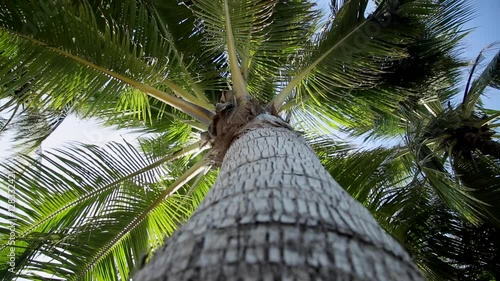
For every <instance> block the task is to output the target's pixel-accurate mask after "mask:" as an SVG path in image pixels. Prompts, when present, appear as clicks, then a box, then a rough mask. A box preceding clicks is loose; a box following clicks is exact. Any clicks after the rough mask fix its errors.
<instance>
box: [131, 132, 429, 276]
mask: <svg viewBox="0 0 500 281" xmlns="http://www.w3.org/2000/svg"><path fill="white" fill-rule="evenodd" d="M166 243H167V244H166V245H165V246H164V247H163V248H162V249H159V250H158V251H157V253H156V254H155V256H154V257H153V258H152V260H151V262H150V263H148V264H147V265H146V266H145V267H144V268H143V269H141V270H140V271H139V272H138V274H136V276H135V277H134V280H136V281H143V280H155V281H156V280H158V281H159V280H176V281H180V280H270V281H271V280H298V281H307V280H398V281H401V280H423V278H422V277H421V275H420V272H419V271H418V269H417V268H416V267H415V265H414V264H413V263H412V261H411V260H410V257H409V256H408V254H407V253H406V252H405V251H404V250H403V249H402V247H401V246H400V245H399V244H398V243H397V242H396V241H395V240H394V239H392V238H391V237H390V236H389V235H387V234H386V233H385V232H384V231H383V230H382V228H381V227H380V226H379V225H378V224H377V222H376V221H375V219H374V218H373V216H372V215H371V214H370V213H369V212H368V210H367V209H365V208H364V207H363V206H362V205H361V204H359V203H358V202H357V201H355V200H354V199H353V198H351V197H350V196H349V194H347V193H346V192H345V191H344V190H343V189H342V188H341V187H340V186H339V185H338V184H337V183H336V182H335V181H334V180H333V178H332V177H331V176H330V174H329V173H328V172H327V171H326V170H325V169H324V168H323V166H322V165H321V163H320V161H319V159H318V157H317V156H316V154H315V153H314V151H313V150H312V149H311V148H310V147H309V146H308V145H307V144H306V143H305V141H304V139H303V138H301V137H300V136H299V135H298V134H297V133H295V132H292V131H289V130H287V129H281V128H260V129H255V130H251V131H249V132H246V133H245V134H244V135H243V136H242V137H241V138H239V139H238V140H236V141H235V142H234V143H233V145H232V146H231V147H230V149H229V150H228V152H227V154H226V156H225V158H224V162H223V164H222V168H221V171H220V174H219V177H218V179H217V182H216V184H215V185H214V187H213V188H212V189H211V190H210V192H209V193H208V194H207V196H206V198H205V199H204V201H203V202H202V204H201V205H200V206H199V207H198V209H197V210H196V212H195V213H194V214H193V216H192V217H191V218H190V220H189V221H188V222H187V223H186V224H185V225H183V226H182V227H181V228H180V229H179V230H178V231H177V232H176V233H174V235H172V237H170V238H169V239H168V240H167V242H166Z"/></svg>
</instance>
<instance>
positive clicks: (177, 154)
mask: <svg viewBox="0 0 500 281" xmlns="http://www.w3.org/2000/svg"><path fill="white" fill-rule="evenodd" d="M199 146H200V145H199V142H196V143H194V144H191V145H188V146H186V147H184V148H182V149H180V150H178V151H177V152H175V153H173V154H171V155H167V156H165V157H163V158H161V159H159V160H157V161H155V162H153V163H151V164H150V165H148V166H146V167H144V168H142V169H140V170H138V171H136V172H134V173H131V174H129V175H127V176H124V177H122V178H119V179H117V180H115V181H113V182H111V183H109V184H107V185H105V186H103V187H102V188H99V189H98V190H94V191H92V192H89V193H88V194H85V195H84V196H82V197H80V198H78V199H77V200H75V201H73V202H68V203H67V204H66V205H65V206H63V207H61V208H59V209H58V210H56V211H55V212H53V213H52V214H50V215H48V216H47V217H45V218H43V219H42V220H40V221H38V222H35V223H34V224H33V225H32V226H31V227H30V228H28V229H27V230H25V231H23V232H22V233H19V234H18V235H17V237H18V238H22V237H24V236H26V235H27V234H29V233H30V232H31V231H33V230H34V229H36V228H37V227H39V226H41V225H43V224H44V223H45V222H47V221H48V220H50V219H51V218H53V217H55V216H57V215H58V214H60V213H62V212H64V211H65V210H67V209H69V208H71V207H72V206H75V205H77V204H79V203H81V202H83V201H85V200H88V199H89V198H92V197H94V196H96V195H98V194H101V193H103V192H104V191H106V190H108V189H110V188H112V187H113V186H115V185H116V184H118V183H120V182H124V181H126V180H129V179H132V178H133V177H135V176H138V175H140V174H142V173H144V172H145V171H148V170H150V169H153V168H155V167H158V166H160V165H161V164H164V163H168V162H170V161H174V160H176V159H179V158H181V157H184V156H186V155H189V154H192V153H194V152H195V151H196V150H199ZM6 246H7V245H1V246H0V251H1V250H3V249H4V248H5V247H6Z"/></svg>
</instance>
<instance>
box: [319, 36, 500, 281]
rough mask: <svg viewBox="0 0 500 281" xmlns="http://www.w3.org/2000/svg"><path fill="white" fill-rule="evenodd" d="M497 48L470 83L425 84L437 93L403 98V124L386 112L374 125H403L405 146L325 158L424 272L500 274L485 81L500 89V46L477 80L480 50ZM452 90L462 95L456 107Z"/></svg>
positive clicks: (494, 161) (497, 188)
mask: <svg viewBox="0 0 500 281" xmlns="http://www.w3.org/2000/svg"><path fill="white" fill-rule="evenodd" d="M493 47H495V45H492V46H488V47H487V48H485V50H483V51H482V52H481V53H480V54H479V56H478V57H477V59H476V60H475V62H474V63H473V65H472V70H471V73H470V75H469V76H468V79H467V83H466V85H465V88H466V90H465V91H464V90H460V89H459V88H458V87H457V86H456V84H454V83H452V84H450V85H449V86H448V87H444V88H440V87H430V88H427V91H428V93H427V94H426V95H427V96H429V97H434V98H433V99H431V98H427V99H425V98H424V99H421V104H420V105H414V106H410V104H409V103H405V104H402V107H401V111H400V114H399V118H400V119H399V123H397V122H396V120H394V121H391V120H389V121H390V122H387V123H385V124H384V126H386V127H385V128H384V127H382V126H379V127H375V128H374V129H372V131H371V132H369V135H370V137H374V138H377V137H380V136H384V135H385V136H387V135H388V134H387V132H398V126H397V125H398V124H399V129H403V131H404V130H405V131H406V132H405V134H406V138H405V142H404V143H403V144H398V145H396V146H395V147H388V148H378V149H376V150H373V151H358V152H356V153H352V152H349V153H346V152H344V153H338V152H337V151H334V150H331V151H330V153H326V152H325V153H326V155H329V157H327V158H323V162H324V165H325V167H329V172H330V174H332V175H333V176H334V177H335V178H336V179H337V181H338V182H339V183H340V184H341V185H342V186H343V187H344V188H345V189H346V190H347V191H348V192H349V193H350V194H352V195H353V197H354V198H356V199H357V200H359V201H360V202H362V203H363V204H364V205H365V206H366V207H367V208H368V209H369V210H370V211H371V212H372V213H373V214H374V216H375V218H376V219H377V220H378V222H379V223H380V224H381V225H382V226H383V227H384V229H386V230H387V231H388V232H389V233H390V234H392V235H393V236H394V237H395V238H397V239H398V241H399V242H400V243H401V244H402V245H403V246H404V247H405V248H406V249H407V251H408V252H409V253H410V255H411V256H412V258H413V260H414V261H415V262H416V263H417V264H418V265H419V268H420V269H421V270H422V271H423V273H424V275H425V277H426V279H428V280H498V279H499V278H500V272H499V270H498V269H499V268H500V264H499V263H498V260H499V259H498V253H499V252H500V240H499V236H498V233H499V231H500V214H499V213H498V208H497V207H496V206H498V204H499V203H500V201H499V199H500V197H499V194H500V180H499V176H500V162H499V161H500V159H499V158H498V153H497V152H498V151H499V150H498V148H499V147H500V145H499V143H498V141H497V140H496V138H497V137H498V134H497V132H496V131H495V128H496V127H498V117H499V116H500V112H499V111H498V110H493V109H487V108H485V107H484V106H483V105H482V103H481V97H482V96H484V94H485V93H486V92H487V91H486V89H487V87H490V89H492V90H498V89H499V86H498V85H499V84H498V78H499V77H500V72H499V71H500V64H499V62H500V59H499V57H500V52H497V53H496V55H495V56H493V58H492V60H491V61H490V62H489V63H488V64H487V66H486V67H485V68H484V70H483V71H482V72H481V73H480V74H479V75H478V76H477V77H476V78H474V75H475V71H474V70H476V69H477V68H478V65H479V63H480V61H481V59H482V58H483V52H485V51H486V50H487V49H492V48H493ZM441 77H443V76H441ZM436 81H438V80H436ZM438 83H441V81H440V82H438ZM453 96H455V97H456V96H460V101H461V102H460V103H459V104H458V105H456V106H452V105H451V100H452V99H450V97H453ZM395 116H397V115H396V114H395ZM394 119H395V118H394ZM386 121H387V120H386ZM391 126H394V127H395V128H392V129H391V130H387V129H386V128H389V127H391ZM352 131H353V132H354V130H352ZM399 132H401V130H399ZM359 133H366V131H363V130H361V131H359V132H358V134H359ZM333 163H336V166H334V165H333Z"/></svg>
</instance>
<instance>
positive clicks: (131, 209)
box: [0, 0, 467, 280]
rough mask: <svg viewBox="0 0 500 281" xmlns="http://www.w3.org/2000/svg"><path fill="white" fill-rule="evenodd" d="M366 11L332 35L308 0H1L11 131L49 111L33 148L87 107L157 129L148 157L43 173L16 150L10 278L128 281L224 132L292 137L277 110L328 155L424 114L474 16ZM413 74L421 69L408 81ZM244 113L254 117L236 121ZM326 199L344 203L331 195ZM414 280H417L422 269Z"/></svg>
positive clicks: (208, 180)
mask: <svg viewBox="0 0 500 281" xmlns="http://www.w3.org/2000/svg"><path fill="white" fill-rule="evenodd" d="M342 4H344V5H342ZM366 7H367V1H349V2H347V3H343V1H338V2H337V1H333V2H332V17H331V18H332V20H331V21H329V22H327V23H326V24H325V25H322V24H320V23H319V21H320V13H319V11H317V10H315V8H314V5H313V4H312V3H310V2H309V1H300V0H297V1H286V2H285V1H222V2H221V1H194V2H190V1H186V2H182V3H177V1H166V2H165V1H121V2H119V3H117V2H116V1H113V2H112V1H62V2H60V3H58V4H57V5H56V4H54V3H52V2H50V1H47V2H43V1H40V2H36V3H35V2H32V1H16V2H15V3H10V2H8V3H2V4H0V8H1V9H0V10H1V12H0V15H1V20H0V26H1V29H0V46H1V48H0V63H1V65H2V68H1V72H0V84H1V85H3V89H2V99H3V101H5V103H4V105H3V107H2V110H3V111H8V112H10V113H11V114H12V116H13V118H12V119H10V118H9V120H10V121H9V120H7V121H6V122H5V123H6V124H7V125H5V124H4V126H3V127H4V128H23V126H21V125H22V123H21V121H22V120H23V119H22V118H23V116H31V115H30V114H32V113H33V114H34V115H36V116H40V117H41V119H42V120H45V121H44V122H45V123H46V124H49V125H48V126H44V127H43V128H42V129H40V130H38V131H36V132H35V133H36V135H35V137H34V138H33V139H34V140H35V142H34V146H36V145H37V144H39V143H40V141H41V140H43V139H44V138H45V137H46V136H47V135H48V134H50V133H51V132H52V131H53V129H54V127H56V126H57V124H58V123H57V122H55V123H53V122H47V121H46V120H51V119H54V118H55V117H57V116H62V118H64V116H67V114H69V113H77V114H79V115H81V116H83V117H90V116H93V117H98V118H101V119H102V120H105V121H106V123H107V124H119V125H120V126H121V127H127V128H134V129H137V130H140V131H141V132H148V133H152V134H150V135H148V136H147V137H145V138H143V139H142V140H141V144H142V146H141V147H140V149H136V148H133V147H132V146H130V145H120V144H110V145H108V146H107V147H106V148H99V147H95V146H89V145H83V144H81V145H75V146H72V147H68V148H65V149H61V150H58V151H55V152H50V153H46V154H44V156H43V163H40V161H36V160H35V159H32V158H30V157H28V156H19V158H17V159H13V160H12V161H11V162H10V163H6V164H3V167H4V171H5V173H3V174H2V177H3V179H4V189H6V190H7V191H9V183H10V182H11V181H10V178H11V175H14V177H15V188H16V198H17V200H18V203H17V204H16V207H17V210H18V212H17V213H15V217H16V219H17V221H15V231H16V247H15V248H14V250H13V251H14V252H15V256H16V266H15V270H14V269H13V270H10V269H11V267H10V266H9V265H8V264H7V263H6V261H8V260H7V259H8V258H7V254H9V253H10V252H11V248H10V247H2V249H1V251H2V255H1V256H2V258H1V259H3V260H0V261H2V265H3V266H4V267H3V268H1V270H2V276H5V278H7V280H8V279H10V278H12V277H14V276H23V277H26V278H30V279H46V278H48V277H47V276H50V278H55V279H57V278H66V279H103V280H115V279H122V280H123V279H126V278H128V276H130V274H131V269H132V268H134V267H137V266H139V265H140V264H141V263H142V260H143V254H144V253H150V252H151V251H152V250H153V249H156V248H157V247H158V246H159V245H160V244H161V243H162V241H163V237H164V236H169V235H170V234H171V233H173V231H174V230H175V229H176V228H177V227H178V226H179V225H180V224H182V223H183V222H184V221H185V220H186V219H187V218H188V217H189V216H190V215H191V213H192V211H193V210H194V209H195V208H196V206H197V205H198V204H199V203H200V201H201V200H202V199H203V198H204V196H205V194H206V192H207V191H208V189H209V187H210V186H212V185H213V184H214V181H215V177H216V174H217V170H215V169H212V170H208V169H207V167H209V166H213V164H214V163H215V164H217V163H218V162H220V161H221V159H222V156H223V155H224V153H225V151H226V149H227V147H228V145H229V144H230V143H231V141H232V139H231V138H232V137H233V135H229V136H228V138H227V139H225V138H223V136H224V135H227V134H225V133H227V131H231V132H233V133H234V131H235V130H236V129H240V128H241V127H237V126H239V125H246V124H247V123H248V121H250V120H253V118H254V117H255V115H256V114H259V113H264V112H267V113H269V114H267V115H263V116H264V117H262V118H264V119H263V120H264V121H265V122H267V123H271V125H274V126H279V127H287V126H288V125H285V124H284V122H283V120H281V119H280V118H279V116H280V115H281V116H285V115H288V116H290V118H291V124H292V125H293V126H294V128H295V129H297V130H301V131H304V132H305V134H304V136H305V138H306V139H308V140H309V141H310V143H311V144H312V145H313V146H314V147H315V148H316V149H317V151H318V154H319V155H321V154H322V153H323V154H324V153H327V152H328V150H327V148H331V147H336V148H341V147H344V148H345V147H346V145H344V144H335V145H332V144H331V141H330V140H329V138H328V136H327V135H328V134H330V133H331V130H332V129H334V128H338V126H339V125H345V126H347V127H348V128H350V129H353V128H360V130H369V128H371V127H373V125H374V124H375V125H379V124H380V122H379V120H382V117H384V116H390V115H391V114H394V112H395V111H396V110H398V108H399V107H400V105H401V104H406V103H413V104H415V103H416V102H417V101H418V100H419V97H420V95H421V93H419V89H420V88H424V87H427V85H425V84H423V83H424V82H426V83H427V82H428V81H429V77H432V76H435V75H437V73H439V71H440V70H442V69H446V67H452V66H453V67H455V66H458V65H460V64H459V63H458V62H457V61H456V59H455V58H454V56H453V47H454V46H455V45H456V43H457V42H458V40H459V39H460V38H461V36H462V34H461V33H459V32H458V33H457V32H456V31H457V30H458V28H459V27H460V25H461V24H462V23H463V22H464V21H465V20H467V16H466V15H467V5H466V4H465V2H463V1H439V2H437V3H436V1H422V0H418V1H417V0H406V1H380V2H378V6H377V9H376V10H375V11H374V12H373V13H372V14H369V15H368V14H367V13H366ZM227 31H230V32H227ZM422 42H423V43H422ZM417 43H420V45H419V44H417ZM424 43H425V44H424ZM426 44H428V45H426ZM414 46H420V48H419V47H414ZM429 46H432V48H429ZM436 58H438V59H436ZM408 62H412V63H413V64H409V63H408ZM409 65H412V66H413V67H414V69H415V70H419V71H418V72H419V73H422V75H419V76H410V77H406V78H405V79H402V78H401V77H398V76H400V73H401V71H402V70H404V69H405V68H406V67H408V66H409ZM423 66H426V67H423ZM250 97H252V99H250ZM245 105H253V106H247V107H245ZM266 105H268V106H266ZM235 108H236V109H237V110H238V109H244V110H245V111H247V112H245V113H246V114H248V113H249V114H248V115H247V116H248V117H249V119H248V120H236V119H227V116H228V115H230V113H232V112H234V110H235ZM240 113H242V112H241V111H240ZM56 119H57V120H60V118H56ZM228 120H230V121H231V122H232V123H229V125H228V124H225V122H227V121H228ZM256 120H257V121H259V120H261V119H259V118H257V119H256ZM374 120H375V121H374ZM212 121H214V122H212ZM238 122H240V123H241V122H242V123H241V124H238ZM265 122H264V123H265ZM9 124H10V125H9ZM253 124H256V125H258V126H262V122H261V123H255V122H254V123H253ZM265 126H270V125H269V124H267V125H265ZM280 130H282V129H276V130H274V131H277V132H280ZM353 130H354V129H353ZM254 131H255V130H254ZM257 131H258V130H257ZM264 131H265V130H264ZM264 131H260V132H261V133H264ZM274 131H273V132H274ZM199 132H203V134H202V135H201V137H200V135H199ZM268 133H269V132H268ZM244 135H245V136H246V135H248V134H244ZM292 135H293V134H292ZM293 136H294V137H290V136H288V138H297V140H298V137H297V136H295V135H293ZM200 139H201V141H202V142H203V143H205V142H208V143H213V148H212V149H211V150H210V152H208V153H206V152H201V153H200V149H199V141H200ZM299 143H300V141H299V142H298V143H296V144H297V145H299ZM327 144H329V145H327ZM240 146H241V142H240ZM204 148H205V147H204ZM285 148H286V147H285ZM299 148H300V147H299ZM297 151H299V150H297ZM278 152H279V151H278ZM216 153H219V154H216ZM279 153H281V152H279ZM287 153H288V152H287ZM233 156H234V155H233ZM290 156H294V154H293V153H292V154H291V155H290ZM295 156H297V155H295ZM233 158H234V157H233ZM311 159H313V160H311V161H312V162H311V163H318V162H317V160H314V159H315V157H312V158H311ZM233 161H236V159H233ZM308 163H309V162H308ZM227 165H229V164H227ZM314 165H317V164H314ZM227 167H228V166H226V168H225V169H226V173H225V174H228V172H227V169H229V168H227ZM261 169H262V168H261ZM273 169H274V170H279V169H277V168H273ZM318 169H320V168H319V166H318ZM223 171H224V168H223ZM255 171H258V170H255ZM222 173H223V174H224V172H222ZM244 175H245V176H246V177H250V178H252V177H253V178H254V177H255V176H254V175H252V173H249V172H247V173H244ZM322 176H324V177H326V178H325V181H326V182H328V185H332V186H334V183H333V182H332V181H331V178H329V177H327V176H326V174H324V175H322ZM273 177H274V178H276V177H277V176H276V175H273V176H271V178H270V179H273ZM223 180H224V178H222V180H221V181H223ZM219 185H220V184H219ZM294 186H295V187H296V188H299V187H301V185H300V184H298V185H297V184H295V185H294ZM217 190H219V191H218V192H219V194H220V192H225V191H224V189H221V188H219V189H217ZM325 192H332V194H333V195H335V194H336V195H335V196H337V195H339V194H342V192H340V190H335V189H334V188H333V187H332V189H328V190H325ZM214 194H215V195H213V196H217V193H214ZM307 194H311V196H313V195H314V192H313V191H310V192H309V193H307ZM323 195H324V197H327V196H326V193H325V194H323ZM333 195H332V196H333ZM212 198H213V197H212ZM304 198H305V197H304ZM318 198H319V197H318ZM342 198H344V197H342ZM247 199H248V198H247ZM298 199H302V197H301V198H295V199H294V200H298ZM8 200H9V196H7V195H2V201H4V202H7V203H8ZM211 200H212V199H211ZM283 200H287V198H286V197H285V198H283ZM205 202H211V201H210V200H206V201H205ZM259 202H263V201H262V200H260V201H259ZM343 202H344V201H343ZM345 202H349V204H353V202H351V201H349V199H348V198H347V197H346V198H345ZM207 204H208V203H207ZM353 206H356V205H355V204H354V205H353ZM330 207H331V206H330ZM2 208H4V210H5V211H6V212H5V213H4V218H5V221H3V222H2V223H3V225H2V228H1V232H2V235H4V236H3V237H8V235H10V231H11V230H10V228H9V227H11V224H10V222H11V221H12V220H11V219H12V217H11V213H9V212H8V211H9V210H8V209H7V207H5V206H2ZM264 209H265V208H264ZM355 209H356V210H357V209H359V208H357V207H353V208H352V214H351V215H353V216H354V217H356V216H357V215H355V214H356V211H355ZM334 210H335V209H334ZM337 211H338V210H337ZM358 211H359V216H360V217H363V218H364V219H367V220H370V217H369V216H368V215H367V214H366V212H365V211H364V210H363V209H359V210H358ZM200 212H201V211H200ZM208 213H209V214H210V213H217V209H213V210H211V211H210V212H208ZM165 214H167V215H165ZM12 215H14V214H12ZM302 215H304V214H302ZM199 216H201V215H199ZM283 220H285V219H283ZM191 221H195V222H196V220H191ZM355 221H356V220H355V219H354V218H353V220H352V222H355ZM320 222H321V220H320ZM333 222H335V223H337V224H340V221H338V220H333ZM323 223H324V221H323ZM343 223H347V226H346V229H344V230H343V231H352V232H353V233H354V234H356V233H358V234H363V233H364V234H365V235H366V237H367V238H366V240H364V241H365V242H369V243H374V244H375V245H376V247H375V248H377V247H389V248H391V247H394V249H395V250H391V251H394V252H395V253H396V255H401V257H402V258H401V259H402V260H403V261H404V262H405V263H408V260H407V259H406V258H405V254H404V253H402V252H399V250H398V248H397V246H395V245H394V244H391V243H390V242H380V241H379V240H380V239H381V240H384V239H385V238H381V237H384V236H383V234H381V233H379V230H377V229H378V228H376V227H375V228H374V230H371V231H375V232H377V233H378V234H377V235H372V234H373V233H372V234H367V233H366V231H368V232H370V229H368V230H366V229H358V228H357V227H356V224H359V225H364V224H363V222H357V223H355V224H354V225H350V224H349V223H351V220H350V219H347V221H346V222H343ZM373 225H374V224H373ZM189 227H192V224H191V226H189V225H187V226H186V227H185V228H184V230H186V229H189ZM199 229H202V228H199ZM336 229H337V230H339V229H340V227H338V226H337V227H336ZM305 230H307V229H305ZM185 232H186V231H184V233H185ZM181 233H182V232H181ZM290 233H291V232H290ZM358 234H356V235H358ZM350 235H352V234H350ZM177 237H178V238H177V239H182V238H179V237H182V235H181V234H179V235H178V236H177ZM363 239H365V238H363ZM370 239H372V240H375V242H374V241H371V242H370ZM377 239H379V240H377ZM7 240H8V239H7ZM297 241H298V240H296V241H295V242H294V243H297ZM377 241H378V242H377ZM384 241H385V240H384ZM179 243H180V242H179ZM377 243H381V244H377ZM170 245H173V246H172V247H176V245H177V246H179V245H182V244H176V243H172V244H170ZM222 246H225V245H222ZM322 248H327V249H326V250H328V247H322ZM285 249H286V247H285ZM167 252H168V253H174V254H176V253H181V252H182V251H181V252H175V251H167ZM4 253H5V255H4ZM318 253H319V251H318ZM352 253H355V251H352ZM189 254H190V255H196V253H193V252H191V253H189ZM360 255H361V256H362V254H361V253H360ZM199 256H201V253H200V254H199ZM257 257H258V255H257ZM250 258H251V257H250ZM363 258H367V257H363ZM368 259H369V257H368ZM205 260H206V259H205ZM209 260H210V259H209ZM237 260H241V261H244V260H245V259H244V258H238V259H237ZM326 260H327V261H326V262H331V260H329V261H328V258H327V259H326ZM176 262H178V261H176ZM285 262H288V261H282V263H281V264H282V265H285V266H288V265H290V264H286V263H285ZM318 262H325V261H324V260H323V259H320V258H319V257H318ZM279 264H280V263H278V265H279ZM315 266H316V267H321V268H325V269H328V268H332V267H328V266H320V265H319V264H317V265H315ZM336 266H339V265H338V264H337V265H336ZM374 270H376V269H374ZM148 272H149V273H151V271H147V270H146V271H143V274H148ZM335 272H336V274H341V273H339V272H340V271H338V270H337V271H335ZM188 273H189V272H188ZM372 273H373V272H372ZM386 273H388V274H398V271H397V270H396V269H394V270H387V271H386ZM38 274H42V275H38ZM186 274H187V273H186ZM297 274H299V273H297ZM318 274H320V275H321V274H328V272H318ZM347 274H354V273H349V272H348V273H347ZM356 274H361V275H363V274H371V273H370V272H369V271H366V272H363V271H361V272H356ZM373 274H375V273H373ZM407 274H409V275H411V276H413V277H415V278H417V275H415V274H417V273H415V271H414V270H413V269H412V268H411V265H408V272H407ZM37 276H38V277H37ZM398 277H399V278H400V277H401V276H400V275H399V276H398ZM380 278H383V277H380Z"/></svg>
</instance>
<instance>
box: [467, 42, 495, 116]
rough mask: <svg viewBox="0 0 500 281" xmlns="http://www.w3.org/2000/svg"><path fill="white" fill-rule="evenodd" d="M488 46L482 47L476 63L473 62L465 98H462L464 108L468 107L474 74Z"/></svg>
mask: <svg viewBox="0 0 500 281" xmlns="http://www.w3.org/2000/svg"><path fill="white" fill-rule="evenodd" d="M488 47H489V46H488ZM488 47H486V48H484V49H482V50H481V52H479V55H477V57H476V59H475V60H474V64H473V66H472V69H471V71H470V74H469V77H468V78H467V84H466V85H465V92H464V98H463V99H462V108H463V109H465V108H466V105H467V102H468V101H469V90H470V82H471V81H472V76H473V75H474V71H475V70H476V67H477V66H478V65H479V61H481V58H482V57H483V52H484V51H485V50H486V49H487V48H488Z"/></svg>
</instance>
